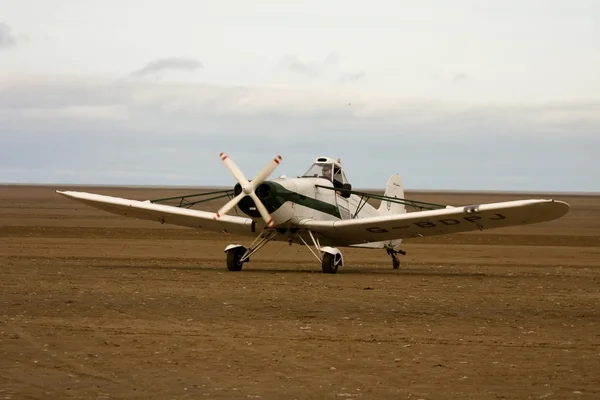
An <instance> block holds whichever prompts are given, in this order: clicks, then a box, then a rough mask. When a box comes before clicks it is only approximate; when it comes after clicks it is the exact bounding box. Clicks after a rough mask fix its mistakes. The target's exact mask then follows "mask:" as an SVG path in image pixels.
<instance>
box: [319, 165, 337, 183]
mask: <svg viewBox="0 0 600 400" xmlns="http://www.w3.org/2000/svg"><path fill="white" fill-rule="evenodd" d="M321 177H322V178H325V179H327V180H328V181H330V182H333V186H334V187H342V176H341V170H340V169H339V167H338V168H336V171H335V176H334V175H333V173H332V171H331V164H324V165H323V169H322V170H321Z"/></svg>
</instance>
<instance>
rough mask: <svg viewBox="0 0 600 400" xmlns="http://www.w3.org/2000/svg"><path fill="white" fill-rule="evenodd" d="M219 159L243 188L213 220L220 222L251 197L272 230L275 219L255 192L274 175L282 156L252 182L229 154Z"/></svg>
mask: <svg viewBox="0 0 600 400" xmlns="http://www.w3.org/2000/svg"><path fill="white" fill-rule="evenodd" d="M219 157H221V161H223V164H225V167H227V169H228V170H229V172H231V174H232V175H233V176H234V178H235V179H236V180H237V181H238V182H239V184H240V185H241V186H242V191H241V192H240V194H238V195H237V196H235V197H234V198H233V199H231V200H229V201H228V202H227V203H226V204H225V205H224V206H223V207H221V208H220V209H219V211H217V213H216V214H215V216H214V218H213V219H214V220H218V219H219V218H221V216H223V215H225V214H227V213H228V212H229V211H231V210H232V209H233V208H234V207H235V206H236V205H237V204H238V203H239V202H240V200H242V199H243V198H244V197H246V196H250V197H251V198H252V200H254V204H255V205H256V209H257V210H258V212H259V213H260V215H261V216H262V218H263V220H264V221H265V222H266V224H267V226H268V227H269V228H272V227H273V226H275V224H274V223H273V218H271V214H269V212H268V211H267V208H266V207H265V205H264V204H263V203H262V201H260V199H259V198H258V196H257V195H256V193H255V192H254V190H255V189H256V188H257V187H258V185H260V184H261V183H263V182H264V181H265V179H267V178H268V177H269V175H271V173H273V171H274V170H275V168H277V166H278V165H279V163H280V162H281V156H277V157H275V158H273V160H272V161H271V162H270V163H269V164H267V165H266V166H265V167H264V168H263V169H262V171H260V172H259V173H258V174H257V175H256V176H255V177H254V179H252V181H248V179H246V177H245V176H244V174H243V173H242V171H240V169H239V168H238V166H237V165H236V164H235V163H234V162H233V160H232V159H231V158H229V156H228V155H227V154H225V153H220V154H219Z"/></svg>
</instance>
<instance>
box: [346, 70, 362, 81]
mask: <svg viewBox="0 0 600 400" xmlns="http://www.w3.org/2000/svg"><path fill="white" fill-rule="evenodd" d="M365 76H367V74H366V73H365V72H364V71H361V72H357V73H354V74H343V75H342V77H341V78H340V81H342V82H356V81H359V80H361V79H364V78H365Z"/></svg>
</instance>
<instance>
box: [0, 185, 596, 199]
mask: <svg viewBox="0 0 600 400" xmlns="http://www.w3.org/2000/svg"><path fill="white" fill-rule="evenodd" d="M0 186H4V187H7V186H21V187H24V186H30V187H36V186H37V187H57V186H67V187H87V188H120V189H200V190H204V189H217V190H225V189H233V186H229V185H143V184H117V183H31V182H28V183H22V182H0ZM352 190H356V191H361V192H383V191H385V188H352ZM404 190H405V191H406V192H416V193H446V194H451V193H456V194H467V193H473V194H476V193H479V194H488V193H489V194H515V195H522V194H535V195H568V196H600V191H598V192H593V191H560V190H516V189H515V190H492V189H419V188H412V189H411V188H406V187H405V188H404Z"/></svg>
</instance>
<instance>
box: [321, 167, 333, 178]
mask: <svg viewBox="0 0 600 400" xmlns="http://www.w3.org/2000/svg"><path fill="white" fill-rule="evenodd" d="M321 177H322V178H325V179H327V180H329V181H331V180H332V178H333V176H332V174H331V164H325V165H323V169H322V170H321Z"/></svg>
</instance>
